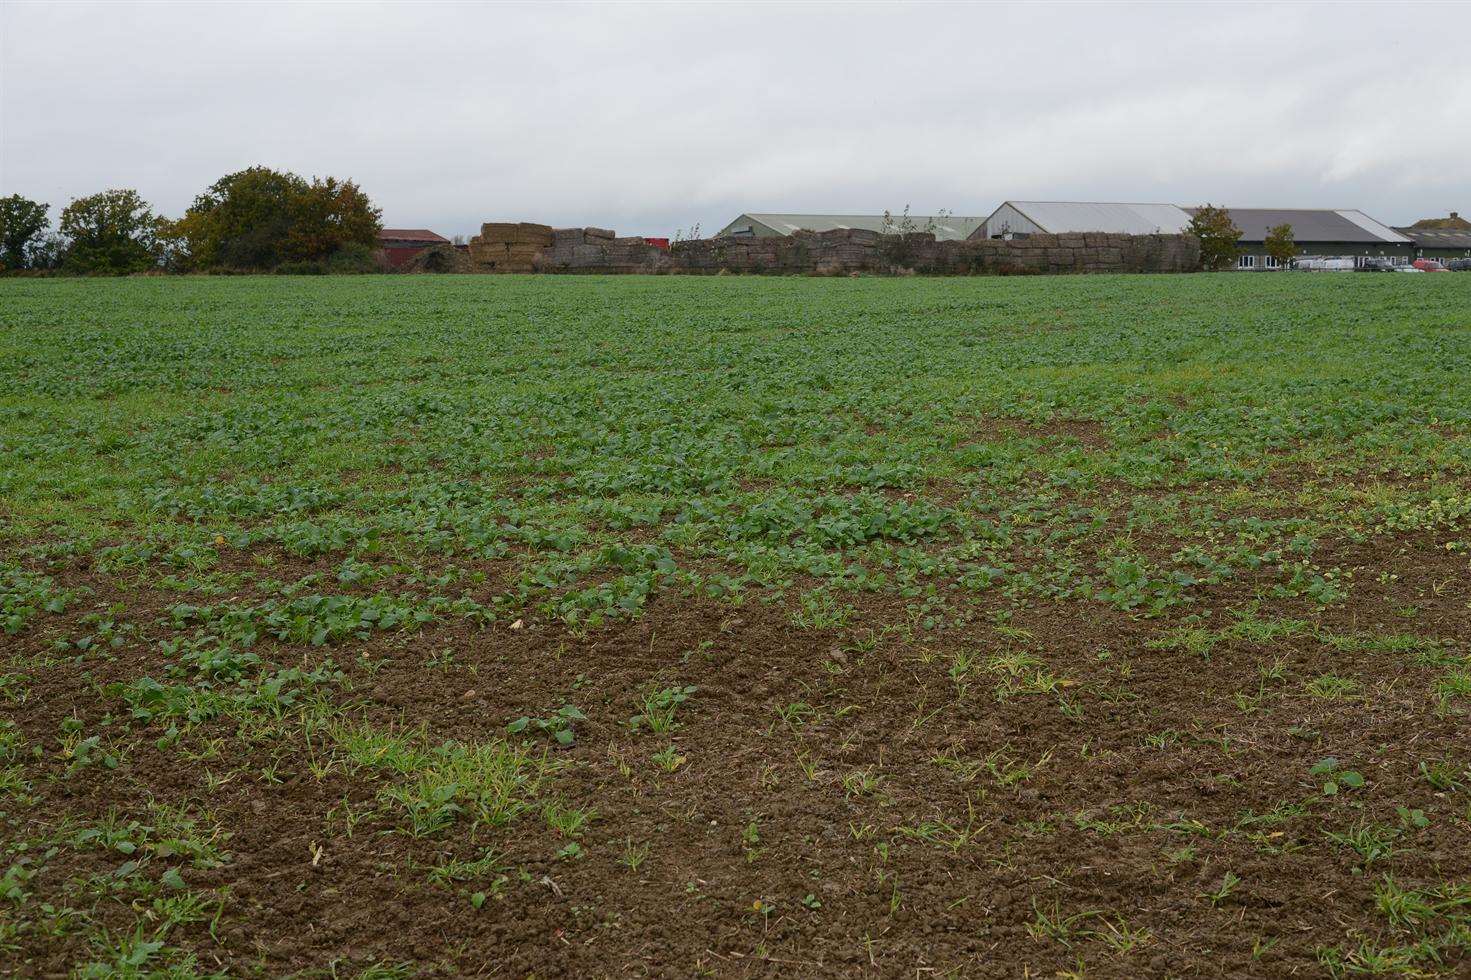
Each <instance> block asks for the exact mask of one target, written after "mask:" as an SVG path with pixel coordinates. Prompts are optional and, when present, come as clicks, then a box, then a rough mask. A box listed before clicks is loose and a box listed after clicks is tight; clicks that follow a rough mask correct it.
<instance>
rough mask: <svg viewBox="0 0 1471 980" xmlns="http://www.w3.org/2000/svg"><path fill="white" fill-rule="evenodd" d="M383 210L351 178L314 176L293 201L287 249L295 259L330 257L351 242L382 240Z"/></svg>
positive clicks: (364, 244)
mask: <svg viewBox="0 0 1471 980" xmlns="http://www.w3.org/2000/svg"><path fill="white" fill-rule="evenodd" d="M382 214H383V212H382V211H380V210H379V209H378V208H375V207H373V202H372V201H370V200H369V199H368V195H366V194H364V193H363V192H362V189H361V188H359V187H358V185H357V184H354V183H353V182H352V181H350V180H338V179H337V178H335V177H327V178H325V179H321V180H313V181H312V183H311V186H310V187H307V188H306V189H305V190H303V191H302V192H301V193H300V194H299V195H298V196H297V198H296V200H295V201H294V202H293V207H292V218H293V221H292V225H291V233H290V235H289V236H288V237H287V243H286V247H287V251H288V253H289V254H290V255H291V256H292V257H293V258H295V259H298V260H313V259H326V258H329V257H330V256H332V255H334V254H336V253H338V252H341V251H343V250H344V249H348V248H349V247H350V246H358V247H360V248H372V247H373V246H374V245H376V244H377V243H378V229H379V228H381V227H382V223H381V221H380V218H381V216H382Z"/></svg>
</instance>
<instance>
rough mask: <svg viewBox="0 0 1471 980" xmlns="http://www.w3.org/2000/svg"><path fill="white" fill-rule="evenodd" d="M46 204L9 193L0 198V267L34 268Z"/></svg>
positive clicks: (45, 221) (44, 226)
mask: <svg viewBox="0 0 1471 980" xmlns="http://www.w3.org/2000/svg"><path fill="white" fill-rule="evenodd" d="M50 207H51V206H50V205H49V204H42V203H41V202H40V201H32V200H29V199H28V198H24V197H21V196H20V195H19V194H11V195H10V196H9V197H0V270H5V269H34V268H37V262H36V259H37V252H38V248H39V246H40V245H41V241H42V238H41V235H42V232H44V231H45V230H46V226H47V224H49V219H48V218H47V216H46V212H47V211H49V210H50Z"/></svg>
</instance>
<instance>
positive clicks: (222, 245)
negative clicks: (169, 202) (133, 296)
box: [178, 167, 306, 269]
mask: <svg viewBox="0 0 1471 980" xmlns="http://www.w3.org/2000/svg"><path fill="white" fill-rule="evenodd" d="M305 190H306V182H305V181H303V180H302V179H301V178H300V177H298V176H296V175H295V174H292V173H283V172H281V171H277V170H272V169H270V168H269V167H249V168H247V169H245V170H241V171H238V172H236V173H233V174H226V175H225V176H224V177H221V178H220V179H219V180H217V181H215V182H214V183H213V184H211V185H210V186H209V188H208V189H206V190H205V192H204V193H203V194H200V195H199V196H198V197H196V198H195V199H194V203H193V204H192V205H191V206H190V207H189V210H188V211H186V212H185V213H184V217H183V218H181V219H179V222H178V233H179V236H180V237H181V238H182V240H183V242H184V249H185V251H186V252H187V254H188V259H189V262H190V263H192V264H193V265H196V266H198V267H200V268H206V269H214V268H222V267H223V268H239V269H270V268H274V267H275V266H276V265H278V264H280V263H281V262H282V261H283V260H285V258H286V252H285V242H286V238H287V236H288V235H289V234H290V232H291V225H292V221H293V217H292V210H293V204H294V202H295V201H296V200H297V199H298V198H299V197H300V195H301V194H302V193H303V192H304V191H305Z"/></svg>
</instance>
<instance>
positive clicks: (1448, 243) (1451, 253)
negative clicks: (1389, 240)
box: [1395, 211, 1471, 259]
mask: <svg viewBox="0 0 1471 980" xmlns="http://www.w3.org/2000/svg"><path fill="white" fill-rule="evenodd" d="M1395 231H1397V232H1399V233H1400V234H1401V235H1404V236H1405V237H1406V238H1408V239H1409V240H1410V241H1412V242H1414V243H1415V253H1416V254H1417V255H1419V256H1421V257H1423V258H1427V259H1471V221H1467V220H1466V219H1465V218H1463V217H1461V216H1460V215H1459V214H1457V213H1456V212H1454V211H1452V212H1451V216H1450V217H1449V218H1426V219H1425V220H1423V221H1417V222H1415V223H1414V224H1413V225H1410V226H1409V227H1408V228H1396V229H1395Z"/></svg>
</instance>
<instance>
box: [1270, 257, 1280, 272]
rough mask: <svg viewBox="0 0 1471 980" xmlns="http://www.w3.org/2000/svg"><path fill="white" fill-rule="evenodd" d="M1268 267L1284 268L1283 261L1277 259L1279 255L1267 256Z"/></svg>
mask: <svg viewBox="0 0 1471 980" xmlns="http://www.w3.org/2000/svg"><path fill="white" fill-rule="evenodd" d="M1267 268H1268V269H1280V268H1282V263H1281V262H1278V261H1277V257H1276V256H1275V255H1268V256H1267Z"/></svg>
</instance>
